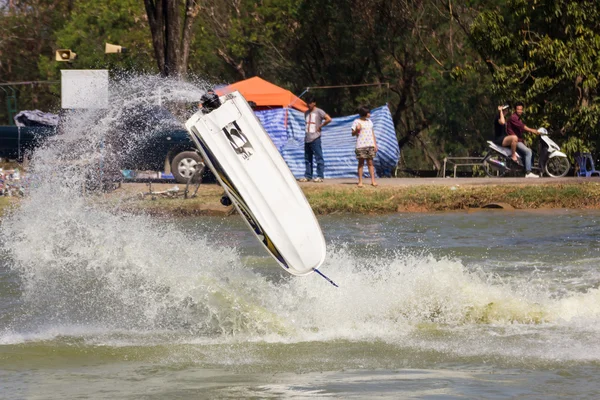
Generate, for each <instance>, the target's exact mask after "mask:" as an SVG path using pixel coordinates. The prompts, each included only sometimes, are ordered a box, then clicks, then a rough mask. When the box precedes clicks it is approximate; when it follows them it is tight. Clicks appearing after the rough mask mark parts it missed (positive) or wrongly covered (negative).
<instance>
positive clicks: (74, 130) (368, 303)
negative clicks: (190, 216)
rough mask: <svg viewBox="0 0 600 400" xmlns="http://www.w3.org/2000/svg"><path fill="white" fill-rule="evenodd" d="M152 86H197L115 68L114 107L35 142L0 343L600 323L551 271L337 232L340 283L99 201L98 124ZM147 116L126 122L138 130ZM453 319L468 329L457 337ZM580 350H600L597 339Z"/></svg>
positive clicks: (16, 217) (544, 328)
mask: <svg viewBox="0 0 600 400" xmlns="http://www.w3.org/2000/svg"><path fill="white" fill-rule="evenodd" d="M157 91H160V92H161V95H162V96H163V98H164V99H167V100H171V101H193V100H197V99H198V98H199V97H200V95H201V94H202V90H201V89H198V88H197V87H196V86H193V85H190V84H185V83H181V82H175V81H165V80H162V79H159V78H154V77H135V78H131V79H129V80H123V81H120V86H119V87H118V89H117V90H116V91H113V99H114V101H112V104H111V108H110V109H109V110H102V111H85V112H79V113H74V114H73V115H71V116H70V117H69V118H68V120H67V123H66V125H65V133H64V134H63V135H61V136H58V137H56V138H54V139H53V140H52V141H51V142H50V144H49V145H48V146H46V147H45V148H43V149H41V150H40V151H38V152H36V154H35V156H34V159H33V162H32V171H31V174H32V177H33V178H32V181H31V187H30V190H29V192H28V197H27V198H26V199H24V200H23V202H22V205H21V207H20V208H19V209H17V210H15V211H14V212H13V213H12V214H10V215H9V216H7V217H6V218H4V220H3V224H2V228H1V229H2V230H1V234H2V238H3V242H4V247H5V250H6V252H7V254H8V255H9V257H10V260H11V262H10V265H9V268H10V269H11V270H12V271H13V272H14V273H16V275H18V277H19V279H20V280H21V282H22V292H23V296H22V306H21V307H20V308H19V309H18V312H17V313H16V314H15V315H14V316H13V317H12V319H11V321H10V324H9V326H5V327H3V329H2V330H0V344H10V343H19V342H28V341H36V340H48V339H51V338H57V337H61V336H81V337H86V336H89V337H94V338H95V339H91V340H94V341H100V342H103V343H105V344H106V343H108V344H121V345H125V344H131V343H139V342H143V343H148V344H155V343H160V342H161V341H163V340H164V341H168V342H169V343H172V342H174V341H175V342H177V341H180V342H184V343H224V342H229V341H265V342H284V343H287V342H301V341H330V340H351V341H361V340H366V341H373V340H383V341H386V342H392V343H395V342H403V343H405V344H406V343H408V344H410V345H413V346H416V347H420V348H428V347H431V348H433V349H436V350H439V351H444V350H448V351H455V352H462V353H464V354H469V353H470V352H494V351H500V350H499V349H500V348H501V346H500V347H498V346H490V345H489V343H490V341H494V340H496V342H498V340H499V339H495V338H498V337H504V338H507V337H511V336H512V335H517V334H520V335H525V336H526V335H528V332H531V331H533V332H534V334H535V335H540V334H541V335H547V336H544V337H546V338H548V337H552V335H554V333H553V332H556V330H557V329H558V330H559V331H560V332H563V333H560V334H561V335H563V336H562V337H563V341H562V342H560V343H563V345H564V348H565V349H566V348H568V342H566V341H565V340H566V339H564V337H565V336H564V335H566V334H564V332H565V331H572V330H575V331H576V332H578V333H580V334H582V335H585V334H586V333H589V332H597V330H598V326H599V325H598V321H599V318H598V317H599V316H600V291H599V290H598V289H590V290H587V291H582V292H573V291H569V290H564V289H562V290H561V291H560V293H558V292H557V291H556V290H555V289H553V288H552V287H553V286H552V282H550V281H549V280H548V281H547V282H546V283H544V282H543V281H539V280H536V281H535V284H532V281H531V280H529V279H527V277H524V278H522V279H516V280H511V281H510V282H508V281H503V279H502V278H500V277H499V276H496V275H493V274H490V273H487V272H485V271H483V270H472V269H469V268H467V267H465V265H463V263H461V261H460V260H457V259H451V258H435V257H434V256H432V255H430V254H428V253H427V252H423V253H422V254H402V253H397V254H394V255H386V256H374V255H373V256H369V255H365V256H364V257H359V256H356V255H354V254H352V252H351V251H350V250H349V249H348V248H347V246H345V245H341V246H332V248H331V249H330V251H329V255H328V258H327V260H326V262H325V265H324V266H323V267H322V268H323V270H324V271H327V273H328V274H330V275H332V277H335V280H336V282H337V283H338V284H339V285H340V288H339V289H335V288H333V287H332V286H330V285H329V284H327V283H326V282H325V281H324V280H322V279H320V278H319V277H318V276H316V275H315V274H313V275H311V276H309V277H303V278H295V277H286V278H284V279H283V280H277V279H273V278H271V277H268V276H265V275H264V274H263V273H262V272H261V271H260V270H259V269H255V270H253V269H252V268H251V267H249V266H246V265H244V263H243V261H242V257H241V256H240V254H239V253H238V249H236V248H235V247H234V246H229V247H227V246H217V245H215V244H214V243H212V242H211V241H210V240H209V239H208V238H207V237H202V236H199V235H193V234H189V233H186V232H184V231H183V230H182V229H180V228H178V226H177V222H175V221H165V220H156V219H153V218H151V217H148V216H143V215H142V216H140V215H130V214H127V213H124V212H122V211H119V210H118V209H117V208H115V209H108V208H107V207H106V205H104V206H99V205H98V204H97V202H95V201H94V196H93V195H89V194H86V191H85V190H83V187H84V186H85V179H86V177H89V175H90V171H93V170H94V168H97V165H98V162H100V161H101V160H102V159H103V154H104V153H103V152H106V151H107V148H106V147H103V146H101V145H100V143H102V139H103V137H105V136H106V135H109V134H110V133H111V130H112V128H113V127H114V126H117V125H119V124H120V123H122V120H123V118H125V117H127V116H126V115H123V113H125V112H127V110H129V109H131V107H132V106H135V105H136V104H138V103H145V102H148V101H150V100H151V99H152V98H153V96H155V95H156V93H157ZM147 130H149V127H144V126H143V124H142V125H140V126H139V127H138V129H137V130H136V131H135V132H129V133H128V134H130V135H133V136H135V140H134V141H133V143H135V141H139V140H144V137H145V136H144V135H146V132H147ZM248 234H250V233H248ZM265 257H266V256H265ZM440 332H443V335H445V339H444V340H441V339H439V334H440ZM465 332H466V333H465ZM452 333H455V334H457V335H458V336H460V335H461V334H464V335H463V336H460V339H456V340H458V342H457V343H453V339H452V337H450V338H449V337H448V335H449V334H452ZM148 334H154V335H153V336H152V337H151V338H148ZM458 336H457V337H458ZM132 337H133V338H141V339H139V341H137V340H136V339H132ZM98 338H100V339H98ZM165 338H168V339H165ZM465 338H466V339H465ZM471 339H473V340H474V342H473V345H472V346H468V347H467V346H464V343H465V340H471ZM506 340H508V339H506ZM541 340H543V338H542V339H541ZM461 344H462V345H461ZM511 349H513V350H514V351H515V353H518V352H519V351H522V347H521V346H513V347H512V348H511ZM561 354H562V353H561ZM561 356H564V357H568V356H567V355H566V350H565V352H564V354H562V355H561ZM584 356H586V357H592V358H593V357H596V358H594V359H600V350H599V349H598V348H597V345H596V346H595V347H594V348H593V349H592V350H591V351H590V349H589V348H588V350H587V352H585V354H584V353H583V352H582V354H581V357H584Z"/></svg>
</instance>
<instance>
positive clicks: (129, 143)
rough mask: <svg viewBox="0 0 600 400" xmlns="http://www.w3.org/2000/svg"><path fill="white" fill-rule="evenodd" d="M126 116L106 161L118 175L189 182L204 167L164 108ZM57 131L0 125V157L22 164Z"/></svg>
mask: <svg viewBox="0 0 600 400" xmlns="http://www.w3.org/2000/svg"><path fill="white" fill-rule="evenodd" d="M123 115H125V116H126V117H125V118H123V119H122V120H120V121H119V122H118V123H117V124H116V125H115V126H114V127H113V129H112V131H111V132H110V133H109V134H108V137H107V142H108V143H107V144H108V145H109V146H107V148H110V149H111V150H112V154H107V155H106V159H105V161H107V162H112V163H114V165H113V167H114V168H113V169H114V170H115V175H116V172H118V170H127V169H129V170H152V171H165V172H166V173H169V172H171V173H172V174H173V177H174V178H175V180H176V181H177V182H178V183H187V181H188V178H190V177H191V176H192V175H193V173H194V172H195V170H196V167H197V166H198V165H199V164H200V165H202V166H203V163H202V157H201V156H200V154H199V153H198V152H197V151H196V147H195V145H194V143H193V142H192V140H191V139H190V136H189V134H188V132H187V131H186V129H185V128H184V126H183V124H182V123H181V122H179V121H178V120H177V118H175V116H174V115H173V114H172V113H170V112H169V111H168V110H166V109H165V108H162V107H158V106H149V107H148V106H145V107H141V106H138V107H135V108H132V109H129V110H124V111H123ZM58 131H60V129H57V128H55V127H50V126H28V127H17V126H0V157H2V158H5V159H13V160H18V161H23V159H24V157H26V155H27V154H28V153H30V152H32V151H33V150H34V149H35V148H36V147H38V146H40V145H41V144H42V143H43V141H44V140H46V139H47V138H48V137H50V136H53V135H55V134H57V132H58ZM106 167H107V166H106V165H105V168H106ZM206 171H207V172H206V173H205V175H206V174H207V173H208V169H206ZM204 178H207V177H206V176H204Z"/></svg>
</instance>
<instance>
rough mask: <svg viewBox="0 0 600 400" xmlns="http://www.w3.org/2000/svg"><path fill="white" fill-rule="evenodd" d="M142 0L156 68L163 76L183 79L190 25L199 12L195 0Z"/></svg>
mask: <svg viewBox="0 0 600 400" xmlns="http://www.w3.org/2000/svg"><path fill="white" fill-rule="evenodd" d="M181 1H182V0H144V5H145V7H146V14H147V15H148V24H149V26H150V33H151V34H152V45H153V47H154V55H155V56H156V62H157V64H158V69H159V70H160V73H161V75H163V76H176V77H184V76H185V75H186V74H187V63H188V58H189V54H190V43H191V41H192V36H193V25H194V21H195V19H196V17H197V16H198V13H199V12H200V2H199V0H185V13H184V16H183V18H182V16H181V11H180V8H181V4H180V3H181Z"/></svg>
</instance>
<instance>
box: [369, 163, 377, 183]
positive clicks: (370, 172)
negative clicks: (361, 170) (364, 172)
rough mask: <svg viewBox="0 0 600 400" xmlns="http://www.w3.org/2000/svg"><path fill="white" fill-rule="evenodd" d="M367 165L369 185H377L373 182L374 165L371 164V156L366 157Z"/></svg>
mask: <svg viewBox="0 0 600 400" xmlns="http://www.w3.org/2000/svg"><path fill="white" fill-rule="evenodd" d="M367 167H369V174H371V185H373V186H377V182H375V167H374V166H373V159H372V158H367Z"/></svg>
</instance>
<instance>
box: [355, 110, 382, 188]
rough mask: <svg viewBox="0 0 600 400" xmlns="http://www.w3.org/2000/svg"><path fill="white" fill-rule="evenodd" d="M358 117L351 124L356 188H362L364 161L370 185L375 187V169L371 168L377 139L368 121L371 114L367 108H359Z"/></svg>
mask: <svg viewBox="0 0 600 400" xmlns="http://www.w3.org/2000/svg"><path fill="white" fill-rule="evenodd" d="M358 115H359V117H360V118H358V119H355V120H354V123H353V124H352V136H356V149H355V150H354V152H355V153H356V158H357V159H358V187H363V170H364V165H365V160H366V161H367V167H368V168H369V175H371V185H372V186H377V182H375V167H374V166H373V158H375V154H376V153H377V139H376V138H375V131H374V130H373V122H371V119H370V118H371V112H370V110H369V109H368V108H367V107H365V106H361V107H359V109H358Z"/></svg>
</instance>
